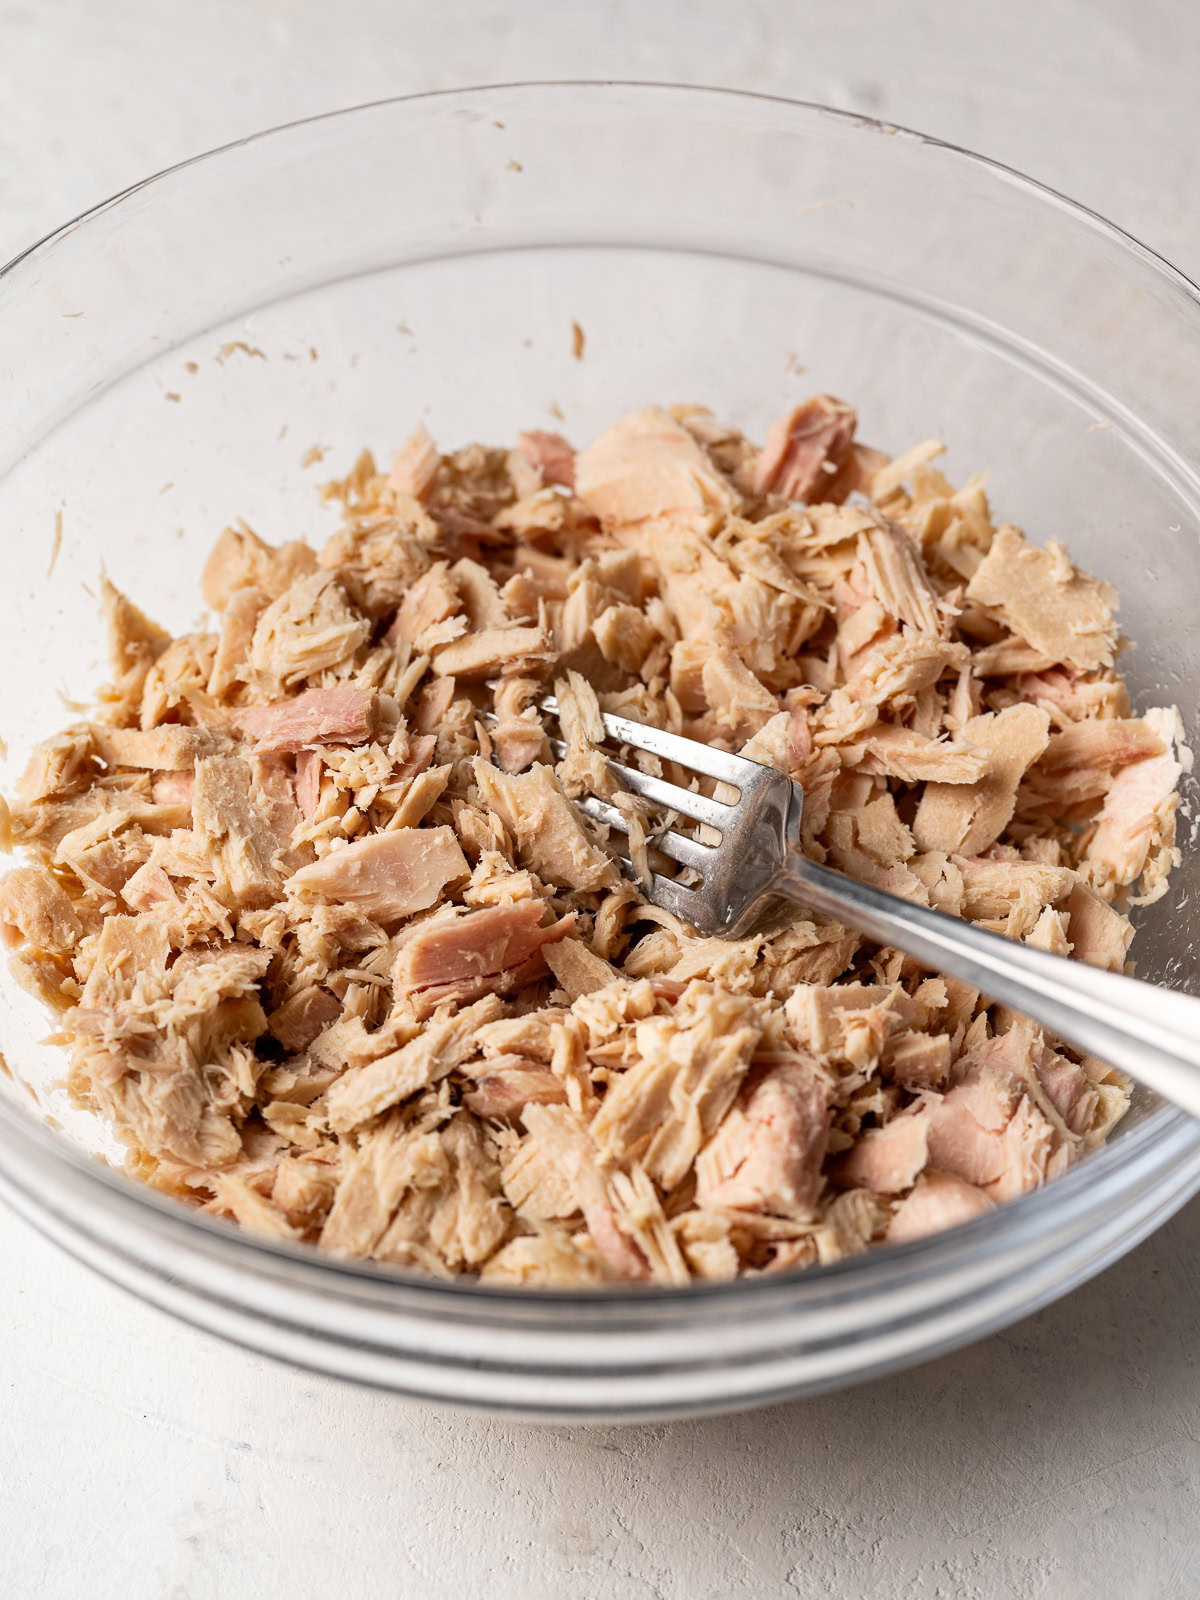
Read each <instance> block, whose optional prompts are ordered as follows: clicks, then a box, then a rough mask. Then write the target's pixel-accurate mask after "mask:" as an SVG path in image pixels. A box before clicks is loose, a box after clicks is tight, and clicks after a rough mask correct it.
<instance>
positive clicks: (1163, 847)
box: [1086, 707, 1182, 898]
mask: <svg viewBox="0 0 1200 1600" xmlns="http://www.w3.org/2000/svg"><path fill="white" fill-rule="evenodd" d="M1178 716H1179V714H1178V712H1177V711H1176V710H1175V709H1174V707H1171V708H1170V709H1158V710H1154V711H1148V712H1147V713H1146V716H1145V719H1144V720H1145V721H1146V723H1147V724H1149V726H1150V727H1151V728H1152V729H1153V730H1154V731H1155V732H1156V733H1158V735H1159V736H1160V738H1161V739H1162V741H1163V744H1164V746H1166V753H1165V754H1164V755H1161V756H1150V757H1149V758H1148V759H1145V760H1142V761H1134V762H1131V763H1130V765H1129V766H1127V767H1123V768H1122V770H1121V771H1120V772H1119V773H1118V774H1117V776H1116V778H1115V779H1114V780H1113V785H1112V788H1111V789H1110V790H1109V791H1108V797H1107V798H1106V800H1105V802H1104V806H1103V809H1102V810H1101V812H1100V816H1099V819H1098V821H1097V824H1096V831H1095V833H1093V835H1092V837H1091V839H1090V840H1089V842H1088V847H1087V854H1086V860H1087V862H1088V864H1089V866H1090V867H1091V868H1092V869H1093V871H1094V872H1095V873H1096V875H1097V876H1098V877H1099V878H1100V880H1101V881H1102V882H1105V881H1106V882H1109V883H1117V884H1129V883H1134V882H1135V881H1136V880H1137V879H1138V878H1139V877H1142V875H1143V874H1144V873H1146V872H1147V869H1148V867H1149V866H1150V865H1151V861H1152V857H1153V856H1154V855H1155V854H1157V853H1158V852H1169V851H1170V849H1171V847H1172V845H1173V843H1174V838H1175V811H1176V808H1177V806H1178V803H1179V800H1178V795H1177V794H1176V792H1175V791H1176V786H1177V785H1178V783H1179V779H1180V776H1181V772H1182V768H1181V766H1180V764H1179V762H1178V761H1177V760H1176V758H1175V756H1174V755H1173V754H1172V746H1173V744H1174V739H1175V729H1176V726H1177V723H1178ZM1165 888H1166V879H1165V877H1162V878H1160V879H1159V881H1158V883H1156V884H1155V885H1153V886H1152V888H1151V890H1150V892H1152V893H1154V894H1155V897H1156V898H1157V895H1158V894H1159V893H1161V892H1163V891H1164V890H1165Z"/></svg>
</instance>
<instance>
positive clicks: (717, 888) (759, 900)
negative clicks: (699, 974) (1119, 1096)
mask: <svg viewBox="0 0 1200 1600" xmlns="http://www.w3.org/2000/svg"><path fill="white" fill-rule="evenodd" d="M541 706H542V709H543V710H544V711H546V712H547V713H549V714H550V715H552V716H557V715H558V705H557V702H556V701H555V700H553V699H552V698H550V699H546V700H543V701H542V702H541ZM604 727H605V730H606V732H607V734H608V737H609V739H610V740H611V741H612V742H613V743H614V744H616V745H618V746H627V747H629V748H630V749H634V750H644V751H646V752H647V753H648V754H650V755H652V756H657V757H659V758H660V759H661V760H663V761H670V762H674V763H675V764H676V765H678V766H680V767H682V768H684V769H685V770H686V771H688V772H691V773H699V774H703V775H704V776H705V777H708V778H713V779H716V780H717V781H718V782H719V783H722V784H728V785H730V786H731V787H732V788H734V789H736V790H737V791H738V799H737V800H736V801H735V802H733V803H725V802H723V801H721V800H715V799H709V798H708V797H707V796H706V795H702V794H697V793H696V792H695V791H694V790H692V789H687V788H683V787H682V786H681V785H679V784H676V783H669V782H667V781H666V779H664V778H656V777H652V776H651V775H650V774H648V773H645V772H642V771H640V770H639V769H638V768H637V767H635V766H631V765H629V764H627V763H626V762H623V761H620V760H615V759H613V758H612V757H607V752H606V753H605V754H606V757H607V759H608V766H609V770H610V771H611V772H612V774H613V776H614V777H615V778H616V779H617V780H618V781H619V782H620V783H621V785H622V786H623V787H624V788H626V789H628V790H629V791H631V792H632V793H633V794H636V795H640V796H642V797H643V798H644V799H645V800H648V801H649V802H650V803H651V804H652V805H655V806H662V807H666V808H668V809H670V810H672V811H675V812H678V813H679V814H680V815H681V816H684V817H690V818H692V819H693V820H695V821H696V822H700V823H704V824H706V825H707V826H708V827H710V828H714V829H716V830H717V832H718V833H719V834H720V836H721V840H720V843H719V844H716V845H708V844H704V843H702V842H701V841H700V840H699V839H695V838H691V837H689V836H688V835H687V834H683V833H679V832H678V831H676V830H675V829H673V828H668V829H667V830H666V831H665V832H663V833H660V834H658V835H657V836H656V837H654V838H653V840H652V841H651V843H652V845H653V848H654V849H656V850H658V851H661V853H662V854H663V855H665V856H668V857H670V858H671V859H672V860H674V861H678V862H680V863H681V865H683V866H685V867H691V868H693V869H694V870H695V872H696V873H697V874H699V877H700V882H699V883H698V884H696V885H695V886H688V885H685V884H683V883H679V882H677V881H676V880H675V879H673V878H669V877H666V876H664V875H663V874H661V873H655V874H654V875H653V877H652V880H651V882H650V883H649V884H648V885H647V884H642V885H641V886H640V887H641V888H642V892H643V893H644V894H645V895H646V898H647V899H648V900H650V901H652V902H653V904H655V905H658V906H663V907H665V909H666V910H668V911H671V912H673V913H674V914H675V915H676V916H678V917H680V918H682V919H683V921H684V922H687V923H689V924H690V925H691V926H692V927H694V928H695V929H696V930H697V931H698V932H699V933H703V934H709V935H716V936H717V937H719V938H724V939H736V938H739V937H743V936H744V935H746V934H748V933H751V932H753V931H754V930H755V929H756V928H758V927H760V926H762V925H763V924H764V923H765V922H767V921H769V920H770V918H771V917H772V915H774V914H777V913H778V911H779V909H780V907H781V905H784V904H788V903H790V904H792V905H801V906H807V907H809V908H811V909H812V910H814V911H819V912H822V913H823V914H825V915H826V916H830V917H835V918H836V919H837V920H838V921H839V922H842V923H845V924H847V925H848V926H849V927H852V928H855V929H857V930H858V931H859V932H860V933H865V934H866V935H867V936H868V937H869V938H871V939H875V940H878V942H879V943H880V944H886V945H891V946H893V947H894V948H896V949H898V950H903V951H904V952H905V953H906V954H908V955H910V956H912V957H913V958H914V959H915V960H917V961H919V962H921V964H922V965H924V966H927V967H930V968H932V969H933V970H935V971H938V972H945V973H949V974H950V975H951V976H952V977H955V978H961V979H962V980H963V981H964V982H966V983H969V984H970V985H971V986H972V987H973V988H976V989H979V990H981V991H982V992H983V993H984V994H987V995H989V996H990V997H991V998H992V999H993V1000H997V1001H1000V1002H1001V1003H1002V1004H1004V1005H1007V1006H1011V1007H1012V1008H1013V1009H1014V1010H1016V1011H1020V1012H1023V1013H1024V1014H1025V1015H1026V1016H1027V1017H1030V1018H1032V1020H1033V1021H1034V1022H1036V1023H1038V1024H1039V1025H1040V1026H1041V1027H1043V1028H1045V1029H1046V1030H1047V1031H1048V1032H1049V1033H1051V1034H1053V1035H1054V1036H1055V1037H1057V1038H1059V1039H1063V1040H1065V1041H1066V1042H1067V1043H1069V1044H1071V1045H1074V1046H1075V1048H1076V1049H1078V1050H1081V1051H1084V1052H1085V1053H1087V1054H1089V1055H1095V1056H1098V1057H1099V1058H1100V1059H1101V1060H1103V1061H1105V1062H1107V1063H1108V1064H1109V1065H1110V1066H1114V1067H1117V1068H1119V1069H1120V1070H1121V1071H1123V1072H1127V1073H1129V1074H1130V1076H1131V1077H1134V1078H1136V1079H1138V1081H1139V1082H1141V1083H1144V1084H1145V1085H1146V1087H1147V1088H1149V1089H1153V1090H1154V1091H1155V1093H1157V1094H1160V1095H1162V1097H1163V1098H1164V1099H1166V1100H1171V1101H1173V1102H1174V1103H1175V1104H1176V1105H1177V1106H1180V1107H1182V1108H1183V1110H1185V1111H1188V1112H1190V1113H1191V1115H1192V1116H1194V1117H1200V999H1194V998H1193V997H1192V996H1191V995H1185V994H1180V993H1178V992H1177V991H1175V990H1172V989H1160V988H1156V987H1155V986H1154V985H1153V984H1149V983H1143V982H1141V981H1140V980H1138V979H1136V978H1129V977H1125V976H1124V975H1122V974H1120V973H1115V972H1108V971H1104V970H1102V969H1100V968H1098V967H1093V966H1089V965H1087V964H1086V963H1084V962H1081V961H1072V960H1070V959H1068V958H1066V957H1064V956H1056V955H1050V954H1047V953H1046V952H1045V951H1043V950H1035V949H1033V948H1031V947H1030V946H1029V945H1025V944H1019V943H1017V942H1015V941H1013V940H1011V939H1006V938H1004V937H1003V936H1002V935H1000V934H997V933H989V932H988V931H987V930H986V929H983V928H977V927H974V926H973V925H972V924H971V923H969V922H966V921H962V920H960V919H958V918H957V917H951V916H947V915H945V914H943V913H942V912H938V911H930V910H927V909H926V908H925V907H923V906H917V905H913V904H912V903H911V902H910V901H908V900H902V899H900V898H899V897H898V896H897V895H892V894H887V893H885V892H884V891H883V890H882V889H876V888H873V887H871V886H870V885H869V884H865V883H859V882H858V881H857V880H856V879H854V878H849V877H846V876H845V874H843V873H840V872H834V871H831V870H830V869H829V868H828V867H822V866H818V865H817V864H816V863H815V862H813V861H810V860H809V859H808V858H807V857H806V856H805V855H804V854H803V853H802V851H801V849H800V816H801V812H802V809H803V806H804V791H803V789H802V788H801V787H800V785H799V784H798V783H794V782H793V781H792V780H791V779H790V778H787V777H785V776H784V775H783V774H782V773H780V772H776V771H775V770H774V768H772V767H765V766H763V765H762V764H761V763H760V762H757V761H751V760H749V759H748V758H747V757H745V756H735V755H729V754H727V753H726V752H725V751H723V750H714V749H712V748H711V747H710V746H708V745H705V744H700V743H699V742H698V741H697V740H695V739H685V738H682V737H681V736H680V735H679V734H676V733H665V732H663V731H662V730H661V729H659V728H653V727H649V726H647V725H646V724H645V723H640V722H632V721H630V720H629V718H627V717H617V716H612V715H609V714H607V713H606V714H605V715H604ZM550 743H551V748H552V749H553V751H554V754H555V756H556V757H557V758H558V759H561V758H562V756H563V755H565V754H566V746H565V745H564V743H563V742H562V740H560V739H552V740H551V741H550ZM575 804H576V805H577V806H578V807H579V808H580V810H582V811H584V812H586V813H587V815H588V816H589V817H592V818H594V819H595V821H597V822H602V823H605V824H607V826H608V827H610V828H615V829H619V830H620V831H622V832H626V833H627V832H628V827H629V824H628V821H627V819H626V818H625V817H624V816H623V815H622V813H621V812H620V811H619V810H618V809H617V807H616V806H614V805H610V804H609V803H608V802H607V801H605V800H601V799H599V798H598V797H597V796H595V795H585V796H583V797H582V798H581V799H578V800H576V801H575ZM618 854H619V853H618ZM619 859H620V860H621V861H622V864H623V866H624V867H625V869H626V871H630V870H631V868H630V863H629V862H628V860H627V858H625V857H624V856H620V855H619Z"/></svg>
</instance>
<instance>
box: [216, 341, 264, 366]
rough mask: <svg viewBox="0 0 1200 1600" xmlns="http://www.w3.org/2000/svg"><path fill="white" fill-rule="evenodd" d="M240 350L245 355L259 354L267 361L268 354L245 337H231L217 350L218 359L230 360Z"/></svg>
mask: <svg viewBox="0 0 1200 1600" xmlns="http://www.w3.org/2000/svg"><path fill="white" fill-rule="evenodd" d="M238 350H240V351H241V353H242V354H243V355H245V356H257V357H258V359H259V360H260V361H265V360H266V359H267V358H266V354H265V353H264V352H263V351H262V350H260V349H259V348H258V346H257V345H255V344H247V343H246V341H245V339H230V340H228V341H227V342H226V343H225V344H223V345H222V346H221V348H220V349H219V350H218V351H217V360H218V361H228V360H229V357H230V356H231V355H233V354H234V352H235V351H238Z"/></svg>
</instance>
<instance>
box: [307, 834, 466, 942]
mask: <svg viewBox="0 0 1200 1600" xmlns="http://www.w3.org/2000/svg"><path fill="white" fill-rule="evenodd" d="M470 874H471V869H470V867H469V866H468V865H467V859H466V857H465V856H464V855H463V853H462V850H461V849H460V848H459V844H458V840H457V839H456V838H455V837H454V831H453V829H451V828H447V827H440V828H395V829H393V830H392V831H391V832H390V833H373V834H368V835H367V837H366V838H364V839H355V840H353V841H352V842H351V843H350V844H348V845H344V846H343V847H342V848H341V849H340V850H331V851H330V852H329V854H328V855H325V856H322V857H321V859H320V860H319V861H314V862H312V863H311V865H309V866H307V867H301V868H300V870H299V872H294V873H293V874H292V876H291V877H290V878H289V879H288V881H287V885H286V888H287V891H288V893H289V894H293V895H297V896H299V897H301V898H302V899H320V900H331V901H334V902H335V903H338V904H348V905H353V906H356V907H357V908H358V909H359V910H360V911H362V912H363V913H364V914H365V915H366V916H368V917H373V918H374V919H375V921H377V922H381V923H384V924H385V925H386V924H388V923H394V922H399V921H400V919H401V918H402V917H407V916H411V915H412V913H413V912H414V911H425V910H427V909H428V908H429V907H430V906H432V905H435V904H436V903H437V900H438V897H439V896H440V895H441V893H442V890H443V889H445V888H446V886H447V885H448V884H451V883H456V882H458V881H459V880H460V879H463V878H468V877H470Z"/></svg>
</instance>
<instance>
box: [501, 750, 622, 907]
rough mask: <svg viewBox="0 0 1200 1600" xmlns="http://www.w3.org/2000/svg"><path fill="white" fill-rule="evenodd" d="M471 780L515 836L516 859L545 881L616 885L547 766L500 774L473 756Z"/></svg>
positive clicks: (576, 885)
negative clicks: (472, 779)
mask: <svg viewBox="0 0 1200 1600" xmlns="http://www.w3.org/2000/svg"><path fill="white" fill-rule="evenodd" d="M474 769H475V782H476V783H477V784H478V786H479V792H480V795H481V797H482V799H483V801H484V803H485V804H486V805H488V806H490V807H491V809H492V810H493V811H494V812H495V813H496V815H497V816H498V817H499V818H500V820H501V821H502V822H503V823H504V825H505V827H507V828H508V829H509V830H510V831H511V832H512V834H513V836H514V837H515V839H516V841H517V847H518V850H519V851H520V855H521V859H522V861H523V862H524V863H525V864H526V865H528V866H530V867H532V868H533V870H534V871H535V872H536V873H537V874H538V876H539V877H540V878H543V879H544V880H545V881H546V882H548V883H558V884H564V885H566V886H567V887H568V888H571V889H582V890H589V889H607V888H612V887H614V886H615V885H616V884H617V882H618V881H619V876H620V875H619V874H618V872H617V869H616V867H615V866H614V864H613V862H612V860H611V859H610V858H609V857H608V856H607V855H606V854H605V853H604V851H603V850H600V849H599V848H598V847H597V846H596V845H594V844H593V843H592V841H591V840H590V839H589V837H588V835H587V834H586V833H585V832H584V829H583V824H582V823H581V822H580V820H579V817H578V815H577V814H576V812H575V810H574V808H573V806H572V805H571V802H570V801H569V800H568V799H567V797H566V795H565V794H564V793H563V791H562V789H561V787H560V786H559V782H558V779H557V778H556V777H555V776H554V773H553V772H552V771H551V770H550V768H549V767H545V766H542V765H541V764H540V763H538V764H537V765H535V766H534V767H531V768H530V770H529V771H528V772H523V773H503V772H500V771H499V770H498V769H497V768H496V767H493V766H491V765H489V763H488V762H486V761H484V760H482V759H481V758H479V757H476V758H475V762H474Z"/></svg>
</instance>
